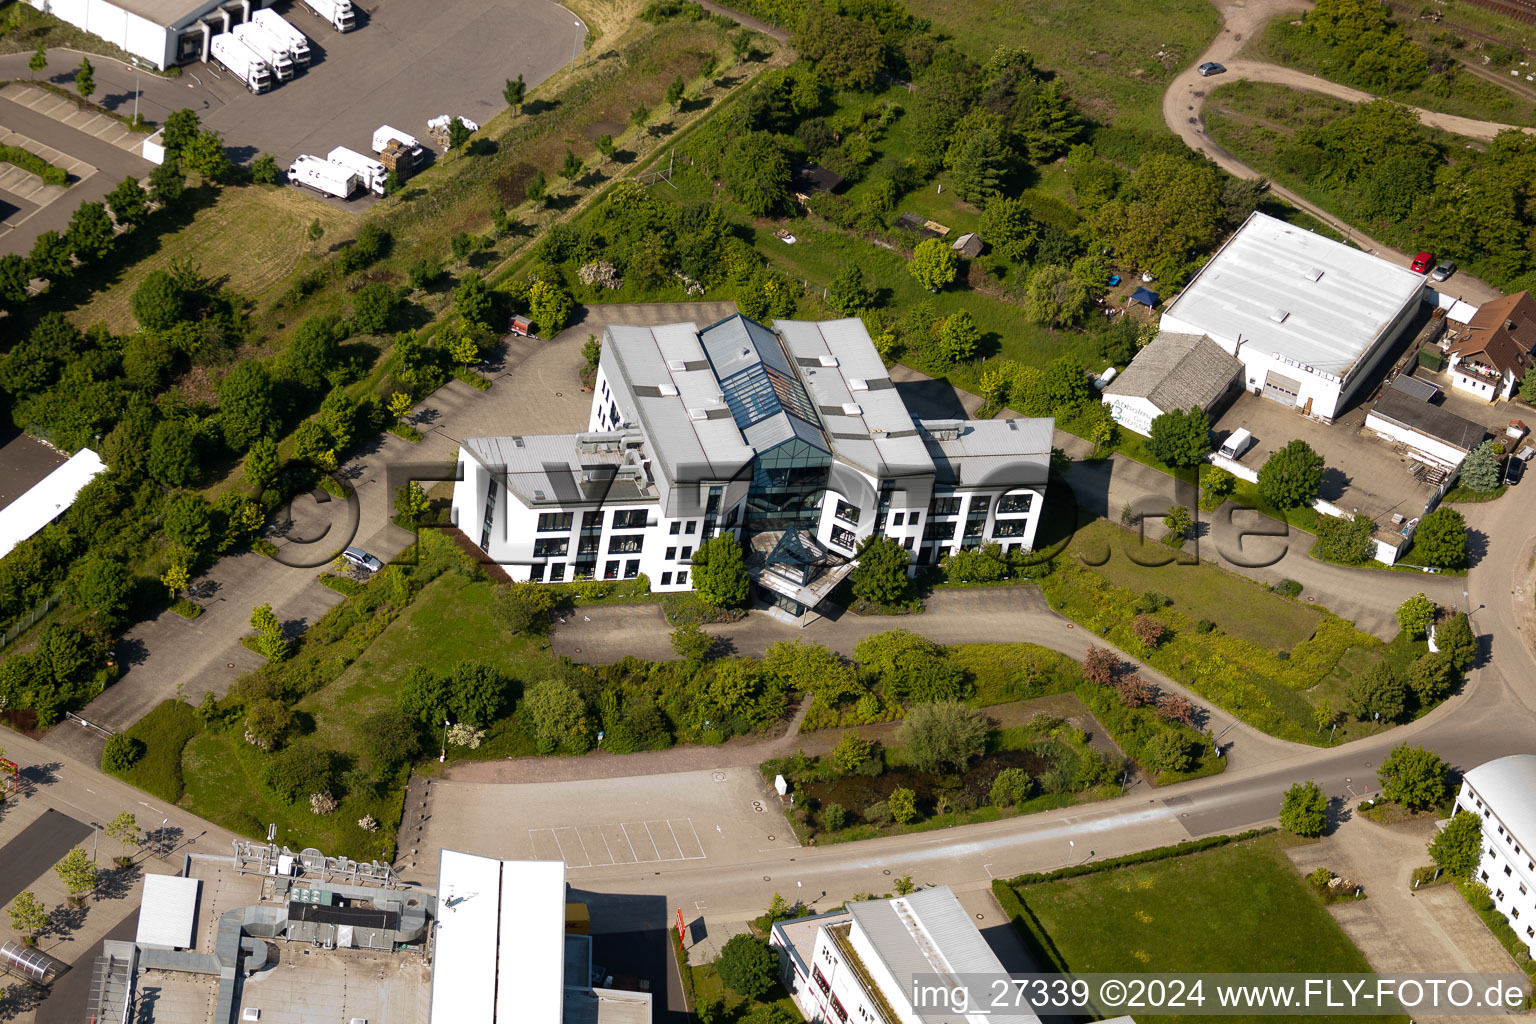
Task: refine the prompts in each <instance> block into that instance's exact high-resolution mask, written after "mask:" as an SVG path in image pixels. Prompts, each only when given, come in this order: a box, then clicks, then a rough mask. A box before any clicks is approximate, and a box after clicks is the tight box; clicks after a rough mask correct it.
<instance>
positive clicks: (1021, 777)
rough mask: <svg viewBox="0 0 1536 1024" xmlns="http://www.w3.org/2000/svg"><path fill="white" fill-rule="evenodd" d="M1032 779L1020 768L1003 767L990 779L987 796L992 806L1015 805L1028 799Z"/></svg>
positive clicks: (1032, 785)
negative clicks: (990, 787)
mask: <svg viewBox="0 0 1536 1024" xmlns="http://www.w3.org/2000/svg"><path fill="white" fill-rule="evenodd" d="M1033 788H1034V781H1033V780H1032V779H1030V777H1029V776H1028V775H1027V774H1025V772H1024V769H1022V768H1004V769H1003V770H1002V771H1000V772H998V773H997V776H996V778H994V779H993V780H992V789H991V791H990V793H989V794H988V798H989V799H990V800H991V802H992V806H993V807H1017V806H1018V805H1019V804H1021V803H1023V802H1024V801H1025V800H1028V799H1029V794H1030V791H1031V790H1032V789H1033Z"/></svg>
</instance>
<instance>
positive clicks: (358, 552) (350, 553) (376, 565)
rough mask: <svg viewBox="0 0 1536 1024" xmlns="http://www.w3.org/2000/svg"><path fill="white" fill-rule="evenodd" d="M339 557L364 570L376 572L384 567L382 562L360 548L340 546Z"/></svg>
mask: <svg viewBox="0 0 1536 1024" xmlns="http://www.w3.org/2000/svg"><path fill="white" fill-rule="evenodd" d="M341 557H342V558H343V559H344V560H345V561H347V562H348V563H349V564H351V565H354V566H356V567H357V568H359V569H362V570H363V571H364V572H378V571H379V570H380V569H382V568H384V563H383V562H381V561H379V560H378V559H377V558H374V557H373V556H372V555H370V554H369V553H368V552H366V551H364V550H363V549H362V548H342V549H341Z"/></svg>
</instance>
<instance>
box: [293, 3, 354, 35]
mask: <svg viewBox="0 0 1536 1024" xmlns="http://www.w3.org/2000/svg"><path fill="white" fill-rule="evenodd" d="M299 2H300V3H302V4H303V5H304V6H305V7H308V8H309V9H310V10H311V11H314V12H315V13H316V14H317V15H319V16H320V17H322V18H324V19H325V20H326V21H328V22H330V23H331V28H333V29H335V30H336V31H337V32H351V31H352V30H353V29H354V28H356V27H357V15H356V14H355V13H354V12H353V10H352V0H299Z"/></svg>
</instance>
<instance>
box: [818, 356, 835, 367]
mask: <svg viewBox="0 0 1536 1024" xmlns="http://www.w3.org/2000/svg"><path fill="white" fill-rule="evenodd" d="M820 362H821V365H822V366H836V365H837V356H821V357H820Z"/></svg>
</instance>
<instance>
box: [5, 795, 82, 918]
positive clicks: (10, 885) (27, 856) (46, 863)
mask: <svg viewBox="0 0 1536 1024" xmlns="http://www.w3.org/2000/svg"><path fill="white" fill-rule="evenodd" d="M8 799H14V797H10V798H8ZM90 834H91V827H90V826H89V825H87V824H85V823H84V822H81V821H76V820H75V819H74V818H71V817H70V816H69V815H67V814H61V813H60V812H58V811H55V810H53V809H52V808H50V809H49V810H47V811H46V812H44V814H43V816H42V817H41V818H38V819H37V820H36V821H34V822H33V823H32V824H30V825H28V826H27V827H26V828H24V829H22V830H21V834H20V835H18V836H17V837H16V838H15V839H12V840H11V841H10V842H8V843H6V844H5V846H3V847H0V864H4V865H5V871H4V872H0V907H3V906H5V905H6V904H8V903H10V902H11V900H12V899H13V898H15V896H16V894H17V893H19V892H21V890H23V889H25V888H26V887H27V883H28V882H30V881H31V880H32V879H34V878H36V877H37V876H38V875H40V874H42V873H43V872H44V871H47V870H48V869H49V868H50V867H52V866H53V865H55V864H57V863H58V862H59V861H60V860H62V859H63V857H64V855H65V854H66V853H68V852H69V851H70V850H72V849H74V848H75V847H76V846H79V845H80V843H81V841H83V840H84V839H85V837H86V836H88V835H90Z"/></svg>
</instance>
